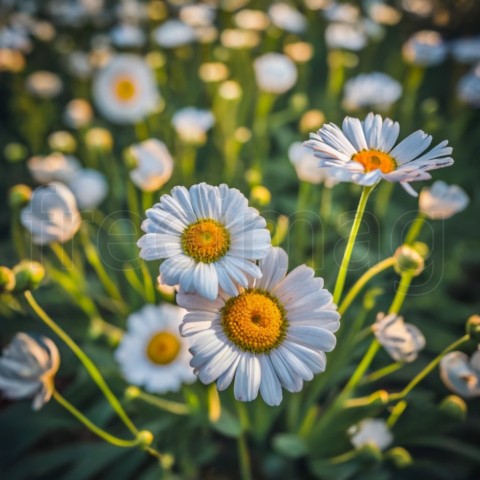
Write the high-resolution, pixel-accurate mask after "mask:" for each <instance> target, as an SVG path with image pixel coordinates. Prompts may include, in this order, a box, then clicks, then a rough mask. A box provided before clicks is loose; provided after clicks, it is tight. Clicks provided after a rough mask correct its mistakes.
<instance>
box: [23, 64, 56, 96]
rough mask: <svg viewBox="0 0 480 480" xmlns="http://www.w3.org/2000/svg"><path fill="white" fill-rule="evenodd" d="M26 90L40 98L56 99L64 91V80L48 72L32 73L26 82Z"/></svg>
mask: <svg viewBox="0 0 480 480" xmlns="http://www.w3.org/2000/svg"><path fill="white" fill-rule="evenodd" d="M25 83H26V88H27V90H28V91H29V92H30V93H31V94H32V95H35V96H36V97H38V98H44V99H47V100H49V99H51V98H55V97H56V96H57V95H58V94H59V93H60V92H61V91H62V89H63V83H62V80H61V79H60V77H59V76H58V75H56V74H55V73H52V72H47V71H43V70H41V71H38V72H34V73H31V74H30V75H29V76H28V77H27V79H26V81H25Z"/></svg>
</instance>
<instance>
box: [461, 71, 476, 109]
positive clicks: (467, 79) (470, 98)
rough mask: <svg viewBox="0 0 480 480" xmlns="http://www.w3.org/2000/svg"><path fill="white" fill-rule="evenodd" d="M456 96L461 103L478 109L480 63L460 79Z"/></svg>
mask: <svg viewBox="0 0 480 480" xmlns="http://www.w3.org/2000/svg"><path fill="white" fill-rule="evenodd" d="M457 96H458V98H459V99H460V100H462V102H465V103H467V104H469V105H471V106H472V107H475V108H480V63H479V64H478V65H477V66H476V67H474V68H473V69H472V70H471V71H470V72H468V73H467V74H466V75H464V76H463V77H462V78H461V79H460V81H459V82H458V85H457Z"/></svg>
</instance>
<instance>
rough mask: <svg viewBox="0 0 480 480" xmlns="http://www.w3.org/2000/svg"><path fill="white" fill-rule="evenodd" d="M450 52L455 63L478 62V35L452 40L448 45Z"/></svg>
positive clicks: (479, 59)
mask: <svg viewBox="0 0 480 480" xmlns="http://www.w3.org/2000/svg"><path fill="white" fill-rule="evenodd" d="M450 51H451V52H452V55H453V58H454V59H455V60H456V61H457V62H460V63H476V62H480V35H479V36H476V37H465V38H457V39H456V40H453V41H452V42H451V45H450Z"/></svg>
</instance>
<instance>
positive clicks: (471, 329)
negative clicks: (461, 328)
mask: <svg viewBox="0 0 480 480" xmlns="http://www.w3.org/2000/svg"><path fill="white" fill-rule="evenodd" d="M466 331H467V333H468V335H470V337H472V338H473V339H474V340H476V341H477V342H480V315H472V316H471V317H470V318H469V319H468V320H467V325H466Z"/></svg>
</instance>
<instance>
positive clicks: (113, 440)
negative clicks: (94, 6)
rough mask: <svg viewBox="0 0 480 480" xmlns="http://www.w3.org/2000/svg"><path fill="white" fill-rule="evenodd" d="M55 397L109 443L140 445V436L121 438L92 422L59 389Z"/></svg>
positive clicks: (54, 393)
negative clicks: (131, 438)
mask: <svg viewBox="0 0 480 480" xmlns="http://www.w3.org/2000/svg"><path fill="white" fill-rule="evenodd" d="M53 398H54V399H55V400H56V401H57V402H58V403H59V404H60V405H61V406H62V407H64V408H65V409H66V410H68V411H69V412H70V413H71V414H72V415H73V416H74V417H75V418H76V419H77V420H79V421H80V422H81V423H83V424H84V425H85V426H86V427H87V428H88V429H89V430H90V431H91V432H92V433H94V434H95V435H97V436H98V437H100V438H102V439H103V440H105V441H106V442H108V443H111V444H112V445H115V446H116V447H123V448H131V447H137V446H138V445H139V440H138V438H135V439H134V440H123V439H121V438H118V437H115V436H113V435H111V434H110V433H108V432H106V431H105V430H103V429H102V428H100V427H97V426H96V425H95V424H94V423H93V422H91V421H90V420H89V419H88V418H87V417H86V416H85V415H83V413H81V412H80V411H79V410H77V409H76V408H75V407H74V406H73V405H72V404H71V403H70V402H69V401H68V400H67V399H66V398H64V397H63V396H62V395H60V393H59V392H58V391H57V390H54V391H53Z"/></svg>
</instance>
